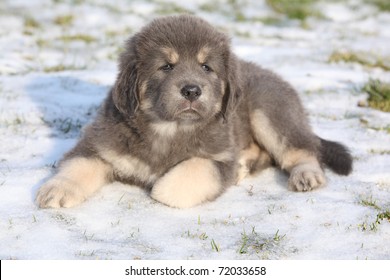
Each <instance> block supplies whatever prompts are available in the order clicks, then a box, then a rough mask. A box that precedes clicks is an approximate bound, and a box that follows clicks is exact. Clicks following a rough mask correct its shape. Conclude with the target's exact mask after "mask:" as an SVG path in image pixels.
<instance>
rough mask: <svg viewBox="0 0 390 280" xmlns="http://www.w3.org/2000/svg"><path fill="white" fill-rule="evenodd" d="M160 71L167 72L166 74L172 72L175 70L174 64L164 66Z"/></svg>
mask: <svg viewBox="0 0 390 280" xmlns="http://www.w3.org/2000/svg"><path fill="white" fill-rule="evenodd" d="M160 69H161V70H163V71H166V72H168V71H172V70H173V64H166V65H164V66H162V67H161V68H160Z"/></svg>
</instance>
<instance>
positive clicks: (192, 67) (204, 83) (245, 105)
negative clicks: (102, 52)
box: [37, 16, 352, 207]
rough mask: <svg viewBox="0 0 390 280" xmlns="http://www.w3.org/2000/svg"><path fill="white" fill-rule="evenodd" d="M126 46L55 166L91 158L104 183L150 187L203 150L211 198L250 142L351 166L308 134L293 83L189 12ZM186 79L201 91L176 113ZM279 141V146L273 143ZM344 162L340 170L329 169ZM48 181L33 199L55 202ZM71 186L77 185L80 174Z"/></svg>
mask: <svg viewBox="0 0 390 280" xmlns="http://www.w3.org/2000/svg"><path fill="white" fill-rule="evenodd" d="M125 47H126V49H125V51H124V52H123V54H122V55H121V57H120V64H119V74H118V77H117V80H116V83H115V85H114V86H113V88H112V89H111V91H110V92H109V94H108V97H107V99H106V100H105V102H104V104H103V106H102V107H101V109H100V111H99V114H98V116H97V118H96V119H95V121H94V122H93V123H92V124H91V125H90V126H89V127H88V128H87V129H86V130H85V134H84V135H83V137H82V139H81V140H80V141H79V142H78V144H77V145H76V147H75V148H74V149H72V150H71V151H70V152H68V153H67V154H66V155H65V156H64V158H63V160H62V162H61V164H60V167H59V170H60V171H61V168H62V166H63V165H64V163H66V162H69V161H70V160H72V159H75V158H86V159H94V160H98V161H101V162H103V163H104V164H106V165H107V166H111V169H110V170H111V171H110V172H109V173H108V174H107V176H106V179H107V183H108V182H111V181H113V180H119V181H123V182H127V183H131V184H136V185H139V186H142V187H144V188H146V189H147V190H149V191H153V186H154V185H155V184H156V182H158V181H159V180H160V178H162V177H163V176H164V175H165V174H167V173H169V172H170V170H172V169H173V168H174V167H175V166H178V165H180V164H181V163H182V162H185V161H187V160H189V159H191V158H195V157H196V158H205V159H209V160H210V161H211V162H212V164H213V166H215V167H216V170H218V175H216V176H217V177H218V178H217V182H219V184H220V186H219V187H218V188H219V189H218V192H217V193H216V194H215V195H212V197H211V198H208V199H207V200H210V199H211V200H212V199H214V198H215V197H217V196H218V195H219V194H220V193H221V192H223V191H224V189H225V188H226V187H229V186H230V185H232V184H234V183H236V180H237V174H238V172H239V171H238V170H239V168H240V164H239V158H240V152H241V151H242V150H244V149H246V148H248V146H250V145H251V143H255V145H256V146H257V147H258V148H260V150H261V151H262V153H264V152H265V153H266V154H268V155H270V159H271V160H272V161H273V162H275V163H276V164H277V165H279V166H282V167H284V165H285V163H284V161H285V156H284V152H289V151H295V150H297V151H300V154H306V152H307V154H308V155H313V157H314V158H316V159H317V161H318V162H319V164H320V165H321V166H322V167H323V166H325V165H327V166H329V167H331V168H332V169H333V170H334V171H335V172H338V173H341V174H344V175H347V174H348V173H350V171H351V169H352V159H351V157H350V155H349V153H348V151H347V150H346V149H345V148H344V147H343V146H341V145H340V144H337V143H334V142H331V143H333V144H332V145H331V146H332V147H333V149H332V151H333V152H335V153H337V155H336V156H334V157H332V156H329V151H328V147H330V146H329V145H328V144H326V143H330V142H329V141H325V140H322V139H320V138H319V137H317V136H316V135H315V134H314V133H313V132H312V130H311V128H310V126H309V123H308V120H307V117H306V116H305V112H304V109H303V107H302V105H301V102H300V100H299V98H298V95H297V94H296V92H295V91H294V89H293V88H292V87H291V86H290V85H289V84H288V83H286V82H285V81H283V80H282V79H281V78H280V77H279V76H277V75H276V74H274V73H272V72H271V71H268V70H265V69H262V68H261V67H259V66H257V65H255V64H253V63H248V62H245V61H242V60H241V59H238V58H237V57H236V56H235V55H234V54H233V53H232V52H231V50H230V42H229V39H228V38H227V37H226V36H225V35H224V34H222V33H221V32H218V31H217V30H216V29H214V28H213V27H212V26H211V25H209V24H208V23H206V22H205V21H203V20H201V19H199V18H197V17H193V16H175V17H165V18H160V19H157V20H154V21H153V22H152V23H150V24H149V25H147V26H146V27H145V28H143V29H142V30H141V31H140V32H139V33H138V34H136V35H135V36H133V37H132V38H131V39H130V40H129V41H127V42H126V46H125ZM202 49H203V50H205V52H207V55H206V56H207V59H206V61H205V63H207V65H208V66H210V67H211V71H207V70H208V69H207V68H205V67H204V66H202V65H203V64H202V63H200V62H199V61H197V60H196V57H197V55H198V54H199V52H200V50H202ZM170 50H173V51H174V53H173V54H171V57H172V58H173V59H177V57H178V61H176V64H175V65H173V69H168V68H169V67H164V65H166V64H169V61H167V58H166V55H165V56H164V52H167V51H168V52H169V51H170ZM188 84H191V85H192V84H194V85H197V86H199V87H200V88H201V90H202V95H201V96H200V97H199V99H198V100H196V101H194V102H192V103H191V106H192V107H193V108H195V111H196V112H194V111H191V110H189V111H188V110H187V111H185V112H184V111H180V110H182V109H186V108H187V107H186V106H190V105H189V104H190V102H189V101H185V98H184V97H183V96H181V95H180V89H181V88H182V87H183V86H185V85H188ZM187 109H188V108H187ZM255 112H257V113H258V114H257V115H256V116H258V115H261V116H264V120H261V121H266V122H267V123H269V125H270V128H271V130H270V133H273V134H275V135H276V137H274V138H272V139H274V141H277V143H275V144H276V145H270V144H269V143H268V144H267V141H268V142H269V141H270V140H272V139H271V138H270V139H261V137H259V135H264V133H263V132H262V131H256V130H259V125H257V124H258V123H259V124H260V123H262V122H260V120H259V122H257V121H258V120H256V119H253V116H254V115H255V114H253V113H255ZM153 125H156V126H159V125H161V127H162V128H164V127H165V126H166V127H167V129H168V130H167V132H166V133H165V132H164V130H161V131H160V130H159V128H157V129H156V128H155V127H154V126H153ZM260 130H261V128H260ZM165 134H166V135H165ZM265 137H266V138H267V137H268V136H265ZM324 141H325V142H324ZM271 144H272V143H271ZM159 145H161V149H158V147H159ZM278 145H279V146H280V147H282V148H283V149H282V151H283V153H280V152H278V151H277V150H273V148H272V147H274V146H275V147H278ZM302 151H303V152H302ZM105 152H113V153H114V154H115V155H120V158H121V160H125V159H129V160H130V159H139V160H141V161H142V162H143V163H144V165H146V167H147V168H146V169H147V171H148V172H149V173H150V174H151V176H149V177H142V176H139V175H137V174H139V173H137V172H130V170H129V172H126V170H123V169H120V170H119V169H118V168H117V167H116V165H115V164H113V162H111V159H112V157H107V156H104V155H103V153H105ZM300 154H299V153H298V155H300ZM324 155H325V156H324ZM323 158H324V159H325V160H323ZM294 160H295V161H293V163H292V164H290V165H291V166H288V167H286V170H287V171H289V172H294V167H296V166H297V165H299V164H301V163H299V156H298V161H297V160H296V159H295V158H294ZM256 161H257V160H256V159H255V160H253V159H252V160H251V161H250V162H249V161H248V165H250V170H251V171H252V172H254V171H256V169H258V168H256V167H259V166H260V164H258V163H257V162H256ZM286 162H287V160H286ZM288 162H290V161H288ZM296 162H298V163H296ZM286 164H287V163H286ZM288 164H289V163H288ZM288 164H287V165H288ZM340 164H341V165H342V167H341V168H340V167H339V168H337V167H336V168H333V166H339V165H340ZM241 165H242V164H241ZM287 165H286V166H287ZM146 169H145V170H146ZM340 170H341V171H340ZM320 172H321V170H320ZM149 173H148V174H149ZM145 174H146V173H145ZM213 174H214V173H213ZM183 176H185V174H183ZM316 176H317V175H313V177H312V178H311V179H305V178H304V176H303V175H302V176H301V177H299V176H297V177H296V178H298V179H296V178H295V179H294V180H293V178H292V179H291V182H292V184H293V185H294V184H295V185H296V186H293V189H294V190H310V189H312V188H315V187H317V186H314V185H320V183H313V182H314V181H313V180H315V179H313V178H317V179H318V176H317V177H316ZM302 178H303V179H302ZM68 179H72V178H68ZM321 180H322V179H318V182H320V181H321ZM49 182H50V181H49ZM321 182H322V181H321ZM313 184H314V185H313ZM321 184H322V183H321ZM298 185H299V186H298ZM54 187H55V186H54V183H51V186H48V187H46V189H48V190H47V191H45V192H44V191H40V192H39V194H38V197H37V201H38V204H39V205H40V206H41V207H51V206H52V205H51V204H50V197H53V195H52V194H50V193H51V192H53V191H52V189H54ZM76 187H80V188H82V186H78V184H77V182H76V184H75V188H76ZM162 202H163V203H164V201H162ZM59 206H63V204H61V203H59ZM171 206H175V205H171ZM191 206H192V205H191ZM178 207H179V206H178Z"/></svg>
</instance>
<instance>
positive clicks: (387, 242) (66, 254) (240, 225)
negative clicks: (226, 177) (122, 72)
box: [0, 0, 390, 259]
mask: <svg viewBox="0 0 390 280" xmlns="http://www.w3.org/2000/svg"><path fill="white" fill-rule="evenodd" d="M211 2H213V3H215V4H213V5H211V4H208V3H210V1H208V0H204V1H203V0H202V1H196V0H191V1H174V0H172V1H162V0H154V1H125V0H122V1H115V4H112V3H113V1H110V0H94V1H93V0H73V1H71V0H69V1H65V0H63V1H60V0H58V1H54V0H53V1H49V0H35V1H27V0H24V1H23V0H18V1H12V0H9V1H1V3H0V50H1V51H0V259H366V258H367V259H390V222H389V221H388V220H387V219H384V220H382V221H381V220H380V219H379V220H378V219H377V217H378V216H377V215H378V214H380V213H384V212H385V211H387V210H390V133H389V127H390V114H389V113H383V112H380V111H376V110H373V109H369V108H361V107H358V106H357V102H358V101H359V100H364V99H365V98H366V96H365V94H363V93H361V92H360V88H361V86H362V85H363V84H364V83H365V82H366V81H367V80H368V79H369V78H370V77H371V78H381V79H382V80H387V81H390V76H389V72H386V71H384V70H383V69H380V68H369V67H366V66H364V65H359V64H351V63H338V64H335V63H329V62H328V58H329V56H330V55H331V53H332V52H333V51H335V50H350V51H351V50H352V51H359V52H366V53H371V54H375V55H379V56H381V57H384V58H386V57H387V58H389V57H390V48H389V44H390V13H385V12H381V11H379V10H378V9H377V8H376V7H375V6H371V5H367V4H364V3H363V2H361V1H359V0H356V1H352V0H351V1H326V3H325V2H323V3H320V4H319V8H320V10H321V11H322V13H323V15H324V17H323V18H309V19H308V20H307V21H306V22H305V24H302V23H300V22H298V21H291V20H286V19H283V18H282V19H281V20H280V21H279V22H278V23H277V24H273V25H272V24H267V23H263V22H262V20H261V19H262V18H263V19H266V18H267V17H270V16H275V14H274V12H273V11H272V10H271V9H270V8H269V7H268V6H267V5H266V4H265V2H264V1H255V0H252V1H249V0H248V1H220V2H218V1H211ZM218 3H220V4H218ZM237 3H238V4H237ZM183 11H190V12H192V13H194V14H197V15H199V16H201V17H203V18H205V19H206V20H208V21H210V22H211V23H213V24H214V25H216V26H217V27H219V28H221V29H223V30H225V31H226V32H228V33H229V34H230V36H231V37H232V39H233V47H234V50H235V52H236V53H237V54H238V55H239V56H240V57H243V58H246V59H248V60H251V61H255V62H257V63H259V64H261V65H263V66H264V67H267V68H270V69H273V70H274V71H276V72H278V73H279V74H281V75H282V76H283V77H284V78H285V79H287V80H288V81H290V82H291V83H292V84H293V85H294V86H295V87H296V88H297V89H298V90H299V92H300V94H301V97H302V99H303V101H304V104H305V107H306V108H307V111H308V113H309V115H310V119H311V122H312V125H313V128H314V130H315V131H316V132H317V133H318V134H319V135H321V136H322V137H324V138H328V139H332V140H337V141H341V142H343V143H345V144H347V145H348V146H349V147H350V149H351V151H352V153H353V155H354V159H355V165H354V172H353V174H352V175H351V176H349V177H340V176H336V175H334V174H332V173H330V172H327V176H328V178H329V185H328V187H327V188H325V189H322V190H320V191H316V192H312V193H293V192H289V191H288V190H287V188H286V182H287V178H286V177H285V176H284V175H283V174H282V173H281V172H279V171H277V170H275V169H268V170H266V171H264V172H263V173H261V174H260V175H259V176H257V177H255V178H251V179H248V180H246V181H244V182H243V183H242V184H240V185H239V186H233V187H231V188H230V189H229V190H228V191H227V192H226V193H225V194H224V195H222V196H221V197H220V198H219V199H218V200H217V201H215V202H212V203H208V204H205V205H202V206H199V207H195V208H193V209H189V210H177V209H171V208H168V207H165V206H163V205H161V204H158V203H156V202H154V201H152V200H151V199H150V198H149V197H148V196H147V195H146V194H145V193H144V192H143V191H142V190H140V189H139V188H136V187H129V186H125V185H122V184H119V183H115V184H112V185H109V186H107V187H105V188H104V189H103V190H102V191H101V192H99V193H98V194H97V195H96V196H94V197H93V198H92V199H90V200H89V201H87V202H86V203H84V204H82V205H81V206H79V207H76V208H74V209H60V210H40V209H38V208H37V206H36V205H35V204H34V195H35V193H36V191H37V188H38V187H39V185H40V184H41V183H42V182H43V181H44V180H45V178H47V177H48V176H49V175H50V174H51V172H52V166H53V165H54V164H55V163H56V161H58V159H59V158H60V157H61V155H62V154H63V153H64V152H65V151H67V150H68V149H69V148H70V147H72V145H74V143H75V141H76V140H77V138H78V136H79V134H80V128H81V126H82V125H84V124H85V123H86V122H88V120H90V119H91V116H93V115H94V113H95V110H96V108H97V107H98V105H99V103H100V102H101V101H102V99H103V98H104V97H105V94H106V92H107V90H108V88H109V86H110V85H111V84H112V83H113V81H114V79H115V75H116V59H117V55H118V53H119V51H120V50H121V45H122V42H123V40H124V39H125V38H127V37H128V36H129V35H131V34H132V33H134V32H136V31H137V30H139V28H140V27H141V26H142V25H144V24H145V23H147V22H149V21H150V20H151V19H152V18H154V17H156V16H159V15H165V14H171V13H174V12H183ZM238 12H239V13H240V20H238V17H237V13H238ZM242 15H244V19H242ZM264 22H265V20H264ZM377 220H378V221H379V222H380V223H378V222H377Z"/></svg>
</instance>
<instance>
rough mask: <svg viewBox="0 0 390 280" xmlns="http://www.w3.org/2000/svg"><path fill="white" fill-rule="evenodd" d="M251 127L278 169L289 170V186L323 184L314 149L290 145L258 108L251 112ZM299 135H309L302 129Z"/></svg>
mask: <svg viewBox="0 0 390 280" xmlns="http://www.w3.org/2000/svg"><path fill="white" fill-rule="evenodd" d="M292 127H294V126H293V125H292ZM251 128H252V131H253V134H254V136H255V138H256V140H257V141H258V142H259V143H261V144H262V145H263V146H264V147H265V148H266V149H267V151H268V152H269V153H270V154H271V155H272V156H273V157H274V159H275V160H276V161H277V163H278V164H279V165H280V167H281V168H282V169H284V170H286V171H288V172H289V173H290V178H289V181H288V184H289V189H291V190H294V191H310V190H313V189H316V188H319V187H322V186H324V185H325V183H326V179H325V175H324V172H323V170H322V168H321V166H320V164H319V162H318V159H317V157H316V155H315V152H312V151H310V150H309V149H304V148H300V149H298V148H294V147H292V145H291V144H290V139H289V138H288V137H286V136H285V135H283V134H282V133H278V132H277V131H276V130H275V129H274V126H273V125H272V124H271V120H270V119H269V118H268V117H267V116H266V115H265V114H264V113H263V112H262V111H261V110H260V109H257V110H255V111H254V112H253V113H252V115H251ZM301 137H302V138H304V137H307V138H308V137H312V136H311V135H310V134H307V135H305V134H303V132H302V135H301Z"/></svg>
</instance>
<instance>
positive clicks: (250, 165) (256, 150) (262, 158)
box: [237, 142, 272, 183]
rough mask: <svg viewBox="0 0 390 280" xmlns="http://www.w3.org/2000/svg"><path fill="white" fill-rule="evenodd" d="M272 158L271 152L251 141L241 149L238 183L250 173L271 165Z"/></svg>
mask: <svg viewBox="0 0 390 280" xmlns="http://www.w3.org/2000/svg"><path fill="white" fill-rule="evenodd" d="M271 163H272V159H271V157H270V156H269V154H268V153H267V152H266V151H264V150H263V149H260V147H259V146H258V145H257V144H255V143H253V142H252V143H251V144H250V145H249V146H248V147H247V148H245V149H243V150H241V151H240V154H239V159H238V172H237V183H239V182H240V181H241V180H242V179H244V178H246V177H247V176H249V175H250V174H253V173H255V172H258V171H261V170H263V169H265V168H267V167H269V166H270V165H271Z"/></svg>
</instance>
